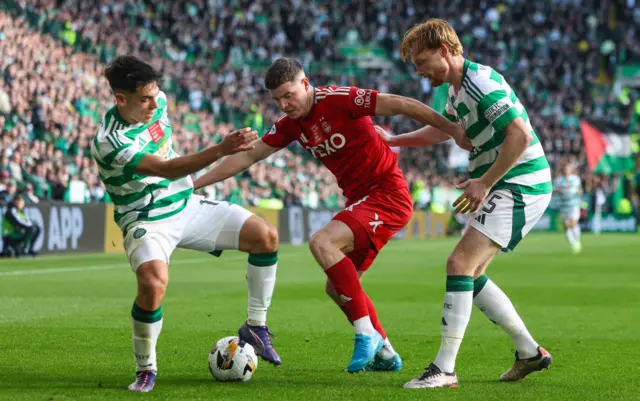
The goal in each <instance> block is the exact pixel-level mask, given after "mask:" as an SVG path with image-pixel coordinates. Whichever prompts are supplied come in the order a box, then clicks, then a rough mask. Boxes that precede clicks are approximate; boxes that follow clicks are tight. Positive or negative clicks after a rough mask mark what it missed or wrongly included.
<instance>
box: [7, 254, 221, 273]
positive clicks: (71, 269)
mask: <svg viewBox="0 0 640 401" xmlns="http://www.w3.org/2000/svg"><path fill="white" fill-rule="evenodd" d="M212 259H213V258H198V259H186V260H177V261H175V262H171V264H170V266H172V265H183V264H191V263H202V262H206V261H211V260H212ZM116 268H129V266H128V264H127V263H126V262H124V263H118V264H110V265H93V266H74V267H50V268H45V269H30V270H12V271H7V272H0V277H6V276H29V275H34V274H50V273H51V274H55V273H69V272H81V271H95V270H109V269H116Z"/></svg>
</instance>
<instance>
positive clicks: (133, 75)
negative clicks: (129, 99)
mask: <svg viewBox="0 0 640 401" xmlns="http://www.w3.org/2000/svg"><path fill="white" fill-rule="evenodd" d="M104 76H105V77H106V78H107V81H109V86H111V90H113V91H116V90H121V91H126V92H135V91H136V90H137V89H138V88H140V87H143V86H146V85H148V84H150V83H152V82H159V81H160V80H161V79H162V73H160V72H159V71H157V70H156V69H155V68H153V67H152V66H151V65H149V64H148V63H145V62H144V61H142V60H140V59H139V58H137V57H135V56H129V55H125V56H119V57H118V58H116V59H115V60H113V61H112V62H111V63H109V65H108V66H107V67H106V68H105V70H104Z"/></svg>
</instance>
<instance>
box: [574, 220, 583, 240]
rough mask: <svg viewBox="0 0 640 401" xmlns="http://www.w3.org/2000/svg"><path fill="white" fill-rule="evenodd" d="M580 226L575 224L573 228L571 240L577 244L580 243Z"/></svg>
mask: <svg viewBox="0 0 640 401" xmlns="http://www.w3.org/2000/svg"><path fill="white" fill-rule="evenodd" d="M580 234H581V233H580V224H576V225H575V227H573V238H575V240H576V242H577V243H580Z"/></svg>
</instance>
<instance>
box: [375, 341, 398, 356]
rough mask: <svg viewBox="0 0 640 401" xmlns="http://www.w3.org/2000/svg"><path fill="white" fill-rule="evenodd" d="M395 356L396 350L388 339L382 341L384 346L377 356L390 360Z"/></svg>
mask: <svg viewBox="0 0 640 401" xmlns="http://www.w3.org/2000/svg"><path fill="white" fill-rule="evenodd" d="M395 354H396V350H394V349H393V346H392V345H391V342H390V341H389V338H388V337H387V338H385V339H384V345H383V346H382V348H380V351H378V356H379V357H380V358H382V359H391V358H393V356H394V355H395Z"/></svg>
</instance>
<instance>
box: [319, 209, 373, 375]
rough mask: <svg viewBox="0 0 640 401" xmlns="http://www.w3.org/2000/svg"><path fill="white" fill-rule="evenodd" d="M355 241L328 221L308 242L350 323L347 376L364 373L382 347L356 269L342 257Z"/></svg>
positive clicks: (346, 230)
mask: <svg viewBox="0 0 640 401" xmlns="http://www.w3.org/2000/svg"><path fill="white" fill-rule="evenodd" d="M355 241H356V237H355V235H354V233H353V231H352V229H351V228H350V227H349V226H348V225H347V224H345V223H344V222H342V221H338V220H332V221H330V222H329V224H327V225H326V226H325V227H323V228H322V229H320V230H319V231H318V232H316V233H315V234H314V235H313V237H312V238H311V240H310V241H309V248H310V249H311V253H312V254H313V256H314V257H315V259H316V261H318V263H319V264H320V265H321V266H322V268H323V269H324V272H325V274H326V275H327V277H328V279H329V281H330V282H331V284H332V285H333V287H334V288H335V290H336V292H337V293H338V299H340V300H341V301H342V302H343V303H344V306H345V308H346V310H347V313H348V318H349V320H350V321H352V322H353V326H354V329H355V332H356V336H355V346H354V351H353V356H352V358H351V362H350V363H349V366H348V367H347V371H348V372H350V373H354V372H358V371H361V370H363V369H365V368H366V367H367V366H368V365H369V364H370V363H371V362H372V361H373V359H374V357H375V355H376V353H377V352H378V351H379V350H380V348H382V346H383V344H384V340H383V338H382V336H381V335H380V333H378V332H377V331H376V329H375V328H374V327H373V324H372V322H371V318H370V316H369V308H368V306H367V300H366V294H365V292H364V290H363V289H362V285H361V283H360V278H359V276H358V272H357V270H356V267H355V265H354V264H353V261H351V259H350V258H348V257H347V256H346V255H345V253H344V251H346V252H350V251H351V250H353V248H354V247H355V245H356V244H355Z"/></svg>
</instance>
